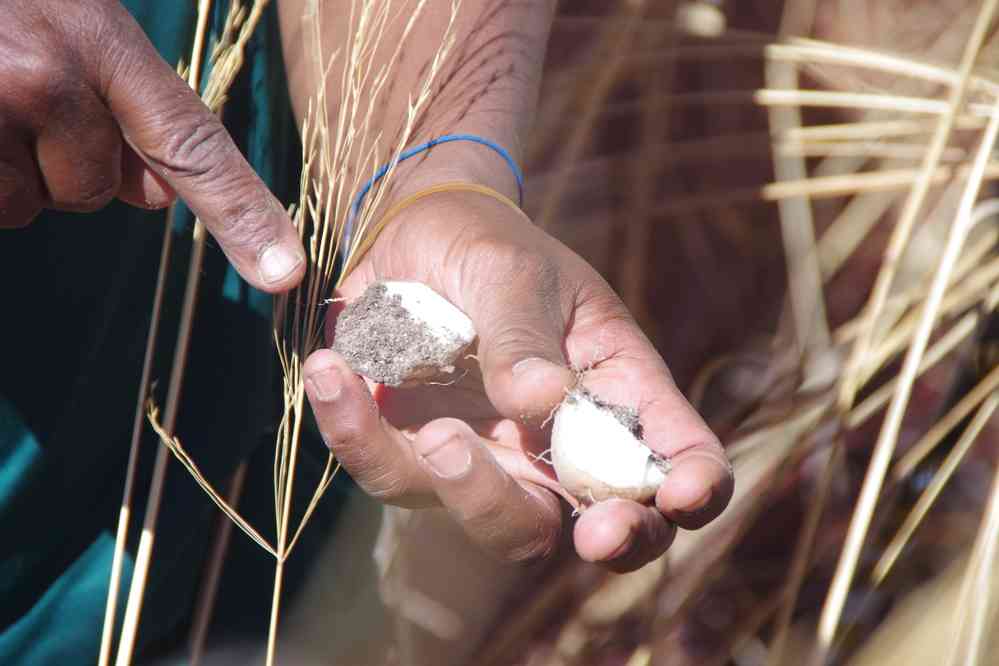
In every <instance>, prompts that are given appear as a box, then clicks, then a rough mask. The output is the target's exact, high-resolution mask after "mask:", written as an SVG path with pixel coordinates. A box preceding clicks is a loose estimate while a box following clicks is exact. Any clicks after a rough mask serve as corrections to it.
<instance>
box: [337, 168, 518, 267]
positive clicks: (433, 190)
mask: <svg viewBox="0 0 999 666" xmlns="http://www.w3.org/2000/svg"><path fill="white" fill-rule="evenodd" d="M441 192H477V193H478V194H483V195H485V196H487V197H489V198H491V199H495V200H496V201H499V202H500V203H504V204H506V205H507V206H509V207H510V208H512V209H513V210H515V211H517V212H518V213H520V214H521V215H524V216H525V217H526V215H525V214H524V211H522V210H521V209H520V206H518V205H517V204H516V203H514V202H513V201H512V200H511V199H510V198H509V197H507V196H505V195H503V194H500V193H499V192H497V191H496V190H494V189H493V188H491V187H486V186H485V185H476V184H475V183H464V182H460V181H456V182H450V183H440V184H439V185H434V186H433V187H428V188H426V189H423V190H420V191H419V192H415V193H414V194H411V195H409V196H408V197H406V198H405V199H403V200H402V201H400V202H399V203H397V204H395V205H394V206H392V207H391V208H389V210H388V212H387V213H385V214H384V215H383V216H382V217H381V219H380V220H378V222H376V223H375V225H374V226H373V228H372V229H371V231H369V232H367V233H365V234H364V238H363V239H362V240H361V243H360V244H359V245H358V246H357V250H355V251H354V252H352V253H351V255H350V260H349V261H348V262H347V264H346V265H345V266H344V269H343V277H346V276H347V275H348V274H349V273H350V271H352V270H354V268H356V267H357V264H358V263H360V261H361V259H363V258H364V255H366V254H367V253H368V250H370V249H371V246H372V245H374V244H375V241H376V240H378V236H380V235H381V233H382V231H383V230H384V229H385V227H386V226H388V223H389V222H391V221H392V218H394V217H395V216H396V215H398V214H399V213H401V212H402V211H404V210H405V209H406V208H409V207H410V206H412V205H413V204H414V203H416V202H417V201H419V200H420V199H425V198H427V197H429V196H431V195H433V194H439V193H441ZM341 279H342V278H341Z"/></svg>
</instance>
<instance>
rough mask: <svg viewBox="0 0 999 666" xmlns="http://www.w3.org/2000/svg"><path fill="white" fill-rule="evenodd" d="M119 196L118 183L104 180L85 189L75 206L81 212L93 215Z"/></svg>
mask: <svg viewBox="0 0 999 666" xmlns="http://www.w3.org/2000/svg"><path fill="white" fill-rule="evenodd" d="M117 194H118V183H117V182H115V181H114V180H112V179H104V180H102V182H100V183H97V184H95V185H91V186H89V187H85V188H84V189H83V190H82V191H81V192H80V196H79V199H78V200H77V201H75V202H74V204H75V206H76V208H78V209H79V210H80V211H82V212H85V213H92V212H94V211H98V210H100V209H102V208H104V207H105V206H107V205H108V204H109V203H111V200H112V199H114V198H115V195H117Z"/></svg>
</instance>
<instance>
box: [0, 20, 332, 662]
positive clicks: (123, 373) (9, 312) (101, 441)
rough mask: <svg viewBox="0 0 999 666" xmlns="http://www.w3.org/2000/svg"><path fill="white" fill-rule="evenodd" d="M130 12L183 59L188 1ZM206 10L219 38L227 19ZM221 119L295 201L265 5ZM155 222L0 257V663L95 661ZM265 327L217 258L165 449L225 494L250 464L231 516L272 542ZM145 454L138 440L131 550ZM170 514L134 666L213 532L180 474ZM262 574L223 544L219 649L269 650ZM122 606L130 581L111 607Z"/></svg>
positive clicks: (160, 369) (160, 650)
mask: <svg viewBox="0 0 999 666" xmlns="http://www.w3.org/2000/svg"><path fill="white" fill-rule="evenodd" d="M124 4H125V5H126V6H127V7H128V8H129V10H130V11H131V12H132V13H133V14H134V15H135V16H136V18H137V19H138V20H139V21H140V23H141V24H142V25H143V27H144V28H145V30H146V31H147V33H148V34H149V36H150V38H151V39H152V41H153V42H154V44H156V46H157V48H158V49H159V50H160V52H161V53H162V54H163V56H164V57H165V58H166V59H167V60H168V61H170V62H176V61H177V59H178V58H180V57H181V55H182V54H184V53H185V51H186V50H187V49H188V48H189V44H188V41H189V35H190V34H191V32H192V31H191V25H192V23H193V18H194V12H193V8H194V5H195V3H194V2H160V1H154V0H147V1H143V0H129V1H127V2H125V3H124ZM216 4H217V5H219V8H218V9H217V10H216V11H215V16H214V17H213V24H214V26H215V30H216V31H217V30H218V28H219V26H220V25H221V23H222V20H223V19H224V13H225V9H226V7H225V5H226V4H227V3H216ZM225 119H226V124H227V125H228V126H229V128H230V131H231V133H232V134H233V137H234V138H235V139H236V141H237V143H238V144H239V145H240V147H241V149H242V150H243V151H244V154H246V156H247V158H248V159H249V161H250V162H251V164H253V166H254V168H255V169H256V170H257V171H258V173H260V174H261V176H262V177H263V178H264V180H265V182H267V183H268V185H269V186H270V187H271V188H272V190H273V191H274V192H275V194H276V195H277V196H278V197H279V198H280V199H281V200H283V201H286V202H287V201H292V200H294V197H295V191H294V187H295V184H296V182H297V174H298V172H299V166H298V162H297V159H298V158H297V156H298V146H297V133H296V132H295V127H294V123H293V119H292V116H291V111H290V106H289V104H288V100H287V92H286V84H285V77H284V70H283V65H282V63H281V59H280V43H279V35H278V33H277V21H276V16H275V14H274V9H273V3H272V5H271V8H270V9H269V10H268V12H267V15H266V18H265V20H264V21H263V22H262V25H261V26H260V27H259V28H258V31H257V34H256V35H255V36H254V38H253V40H252V41H251V42H250V44H249V45H248V50H247V59H246V65H245V66H244V70H243V73H242V74H241V76H240V77H239V79H238V80H237V82H236V84H235V85H234V88H233V90H232V93H231V98H230V101H229V102H228V104H227V106H226V113H225ZM178 212H179V214H178V217H177V220H176V224H175V225H174V231H173V233H174V234H175V243H174V247H175V250H174V253H173V258H172V261H171V271H170V275H171V278H170V281H169V284H168V291H167V299H166V300H167V303H166V306H165V309H164V319H163V322H162V325H161V329H160V341H161V342H160V345H159V347H160V349H159V350H158V356H157V360H156V366H155V372H154V378H157V379H159V380H160V384H159V385H158V387H157V389H156V395H157V396H158V397H159V398H160V400H161V401H162V399H163V397H164V395H165V391H166V382H167V381H168V378H169V367H170V361H171V357H172V353H173V349H172V344H173V341H174V339H175V338H176V331H177V316H178V311H179V305H180V300H181V296H182V292H183V281H184V279H185V275H186V266H187V259H188V256H189V253H190V228H191V225H192V223H193V220H192V218H191V214H190V212H189V211H187V210H186V209H185V208H183V207H182V206H181V207H180V208H179V211H178ZM163 219H164V218H163V213H150V212H146V211H140V210H137V209H133V208H130V207H128V206H125V205H123V204H118V203H116V204H113V205H111V206H110V207H108V208H107V209H106V210H104V211H101V212H100V213H97V214H94V215H90V216H82V215H64V214H56V213H47V214H45V215H43V216H42V217H41V218H40V219H38V220H37V221H36V222H35V223H34V224H33V225H31V226H30V227H29V228H27V229H25V230H21V231H17V232H8V233H6V234H4V235H3V238H2V242H0V285H3V293H4V305H3V307H4V309H3V311H2V314H0V322H2V326H0V530H2V534H3V537H2V538H0V599H2V601H3V603H2V604H0V664H5V665H6V664H31V665H32V666H34V665H36V664H38V665H46V664H60V665H70V666H72V665H73V664H93V663H94V662H95V659H96V655H97V650H98V645H99V640H100V628H101V624H102V621H103V612H104V603H105V595H106V592H107V590H106V584H107V576H108V572H109V570H110V562H111V553H112V550H113V541H114V534H115V528H116V521H117V512H118V503H119V501H120V498H121V492H122V487H123V483H124V469H125V463H126V460H127V456H128V444H129V440H130V435H131V427H132V417H133V413H134V409H135V396H136V391H137V387H138V383H139V377H140V373H141V366H142V358H143V353H144V346H145V339H146V333H147V330H148V325H149V316H150V312H149V308H150V304H151V301H152V294H153V287H154V284H155V278H156V271H157V265H158V262H159V254H160V247H161V243H162V237H163V230H164V225H163ZM269 316H270V300H269V298H267V297H266V296H265V295H264V294H262V293H260V292H257V291H255V290H254V289H252V288H250V287H249V286H248V285H246V283H244V282H242V280H241V279H239V277H238V276H237V275H236V273H235V272H234V271H233V270H232V269H231V267H229V265H228V264H227V262H226V261H225V257H224V256H223V254H222V252H221V251H220V250H219V249H218V247H217V245H215V244H214V243H212V242H211V241H210V242H209V245H208V250H207V252H206V259H205V264H204V269H203V271H202V286H201V291H200V299H199V305H198V314H197V318H196V324H195V329H194V334H193V341H194V342H193V344H192V347H191V350H190V356H189V362H188V372H187V375H186V379H185V383H184V390H183V403H182V408H181V410H180V419H179V423H178V427H177V432H178V433H179V434H180V435H181V437H182V438H183V439H184V444H185V446H186V447H187V448H188V449H189V451H190V452H191V453H192V455H193V457H194V459H195V460H197V461H198V463H199V465H200V466H201V468H202V470H203V472H204V473H205V474H206V476H208V478H209V479H211V480H212V481H213V482H214V483H215V484H217V486H218V487H223V488H224V487H225V483H226V480H227V479H228V478H229V477H230V475H231V474H232V472H233V470H234V469H235V467H236V466H237V465H238V464H239V461H240V460H243V459H247V458H249V460H250V472H249V478H248V479H247V486H246V487H247V491H246V496H245V499H244V500H243V501H242V502H241V504H240V507H241V510H242V511H244V512H245V513H246V514H247V516H248V517H249V518H250V519H251V521H252V522H253V523H254V524H255V525H257V526H258V527H260V528H261V529H262V531H263V533H264V534H267V535H269V534H270V533H271V532H272V531H273V529H272V528H271V527H270V526H272V525H273V499H272V496H271V493H272V487H273V486H272V477H271V474H272V472H271V468H270V466H271V464H272V459H273V448H272V445H273V441H274V426H275V423H276V418H277V413H276V407H277V405H279V397H278V393H277V388H278V381H279V371H278V369H277V363H276V359H275V355H274V351H273V344H272V342H271V333H270V322H269ZM147 431H148V428H147ZM156 446H157V444H156V442H155V441H154V438H153V437H152V436H150V433H149V432H147V433H146V435H145V438H144V441H143V449H142V450H143V453H142V456H141V460H140V465H139V473H138V477H137V482H136V488H137V489H138V492H137V498H136V500H137V502H136V504H137V506H136V508H135V514H134V516H133V519H132V534H131V538H130V542H129V543H130V546H131V547H133V548H134V546H135V544H136V543H137V541H138V538H137V537H138V532H139V528H140V526H141V522H142V515H143V512H144V510H145V506H144V503H143V502H144V499H145V489H146V488H148V483H149V478H150V475H151V468H152V462H153V459H154V456H155V450H156ZM303 448H304V451H303V456H304V458H305V463H304V465H303V467H304V469H305V470H306V471H305V472H304V478H303V479H302V480H301V482H300V483H299V484H298V486H297V487H298V489H299V490H300V491H301V492H302V493H308V492H309V491H310V490H311V488H309V482H310V481H312V479H310V478H308V477H309V474H310V473H311V471H312V470H315V472H316V475H318V470H320V469H321V459H322V457H323V456H325V451H324V449H323V448H322V446H321V444H319V443H317V442H306V443H305V445H304V447H303ZM311 458H315V460H311ZM164 497H165V498H166V499H165V502H164V504H163V507H162V509H161V512H160V520H159V533H158V537H157V541H156V547H155V551H154V556H153V566H152V569H151V571H150V577H149V584H148V586H147V594H146V602H145V606H144V610H143V615H142V623H141V626H140V630H139V652H138V656H139V662H140V663H141V662H142V661H144V660H149V659H152V658H154V657H156V656H158V655H162V654H165V653H169V652H170V651H172V650H173V649H175V648H176V647H177V646H178V645H181V644H183V642H184V640H185V637H186V633H187V624H186V623H187V622H188V621H189V619H190V617H191V614H192V605H193V603H194V598H195V594H196V592H197V589H198V577H199V576H200V574H201V571H202V568H203V561H204V558H205V555H206V552H207V550H208V548H209V546H210V543H211V538H212V536H213V535H214V531H215V525H216V521H217V518H218V516H219V513H218V511H217V510H216V509H215V507H214V505H212V504H211V503H210V502H209V501H208V500H207V498H206V497H205V496H204V494H203V492H202V491H201V490H200V489H199V488H198V487H197V485H196V484H195V483H194V482H193V481H192V480H191V479H190V477H189V475H188V474H187V473H186V472H185V471H184V470H183V469H182V468H181V467H180V466H179V465H176V464H175V463H174V464H171V467H170V470H169V472H168V474H167V480H166V487H165V489H164ZM337 504H338V502H337V501H336V500H330V499H327V501H325V502H323V503H322V504H321V508H320V511H319V512H318V514H317V516H316V518H315V519H314V520H315V521H316V524H315V525H313V526H312V529H310V530H307V531H306V535H305V539H304V541H303V542H302V544H301V546H300V547H299V550H297V551H296V558H292V560H291V562H290V565H291V570H290V571H289V574H288V575H289V585H290V589H291V590H292V592H291V594H294V589H295V585H296V584H297V583H298V581H300V580H301V575H302V573H303V571H304V569H305V567H306V566H307V565H308V557H307V554H308V553H309V551H310V549H311V548H313V546H315V545H316V542H317V540H318V539H320V538H321V536H322V534H323V533H324V532H326V531H327V529H328V528H327V527H326V525H328V524H329V522H330V521H331V520H332V519H333V510H334V509H335V507H336V506H337ZM297 505H298V506H302V505H304V500H300V501H299V502H298V503H297ZM324 523H325V525H324ZM130 567H131V563H130V562H129V563H128V566H127V567H126V573H130V570H131V569H130ZM272 571H273V561H272V559H271V558H270V556H269V555H267V554H266V553H264V552H263V551H262V550H260V549H259V548H258V547H257V546H256V545H255V544H253V543H252V542H250V541H249V540H248V539H246V538H244V537H243V535H242V534H241V533H239V532H238V531H237V532H235V533H234V536H233V541H232V546H231V550H230V554H229V557H228V559H227V563H226V568H225V573H224V575H223V580H222V582H221V588H220V601H219V605H218V609H217V612H216V614H215V622H214V624H213V631H214V632H215V634H216V635H218V636H221V637H230V638H232V637H235V636H239V635H249V636H252V637H254V638H259V637H260V636H262V635H264V633H265V631H266V626H267V613H268V609H269V603H270V592H269V589H268V587H269V586H268V585H261V584H260V581H261V580H269V579H270V577H271V575H272ZM127 587H128V580H127V578H126V580H125V581H124V583H123V586H122V590H123V592H122V604H120V608H123V604H124V595H125V593H126V590H127Z"/></svg>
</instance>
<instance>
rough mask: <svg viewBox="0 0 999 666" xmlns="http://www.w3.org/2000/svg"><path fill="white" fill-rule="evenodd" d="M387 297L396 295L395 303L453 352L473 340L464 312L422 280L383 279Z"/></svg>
mask: <svg viewBox="0 0 999 666" xmlns="http://www.w3.org/2000/svg"><path fill="white" fill-rule="evenodd" d="M382 284H383V285H385V291H386V292H387V294H388V295H389V296H394V295H395V296H398V297H399V305H401V306H402V307H403V308H405V309H406V311H407V312H409V314H410V315H411V316H412V317H413V319H416V320H417V321H420V322H423V323H424V324H426V325H427V327H428V328H429V329H430V330H431V331H433V332H434V333H435V334H436V336H437V337H438V338H440V339H441V341H442V342H444V341H448V342H450V343H451V346H453V347H456V348H457V349H456V351H455V354H457V353H458V352H460V351H461V350H462V349H464V348H465V347H467V346H468V345H470V344H471V343H472V340H474V339H475V326H473V325H472V320H471V319H469V318H468V316H466V315H465V313H464V312H462V311H461V310H459V309H458V308H456V307H455V306H454V305H452V304H451V302H450V301H449V300H447V299H446V298H444V297H443V296H441V295H440V294H438V293H437V292H436V291H434V290H433V289H431V288H430V287H428V286H427V285H425V284H423V283H422V282H404V281H401V280H386V281H384V282H382Z"/></svg>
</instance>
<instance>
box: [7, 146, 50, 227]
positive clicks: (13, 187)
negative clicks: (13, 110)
mask: <svg viewBox="0 0 999 666" xmlns="http://www.w3.org/2000/svg"><path fill="white" fill-rule="evenodd" d="M44 200H45V195H44V188H43V186H42V183H41V180H40V179H39V175H38V166H37V165H36V164H35V161H34V159H33V158H32V157H31V153H30V151H29V149H28V146H27V144H26V143H25V142H24V141H23V140H22V139H21V138H20V137H18V136H16V135H14V134H13V133H5V132H3V131H2V127H0V228H16V227H23V226H25V225H26V224H28V223H30V222H31V221H32V220H33V219H35V217H36V216H37V215H38V214H39V213H40V212H41V211H42V205H43V202H44Z"/></svg>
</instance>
